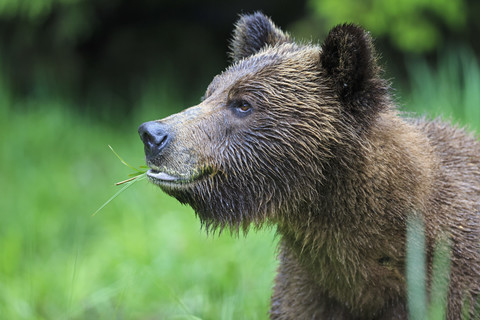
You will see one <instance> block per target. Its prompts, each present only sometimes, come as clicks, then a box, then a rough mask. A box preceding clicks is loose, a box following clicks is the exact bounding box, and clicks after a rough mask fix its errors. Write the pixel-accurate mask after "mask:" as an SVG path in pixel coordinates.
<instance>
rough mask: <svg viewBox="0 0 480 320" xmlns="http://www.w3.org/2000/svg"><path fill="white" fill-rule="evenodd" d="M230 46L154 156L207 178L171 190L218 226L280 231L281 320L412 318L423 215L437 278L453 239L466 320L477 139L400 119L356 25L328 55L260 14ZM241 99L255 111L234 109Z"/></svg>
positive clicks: (458, 304)
mask: <svg viewBox="0 0 480 320" xmlns="http://www.w3.org/2000/svg"><path fill="white" fill-rule="evenodd" d="M231 48H232V52H231V58H232V59H233V62H234V63H233V65H232V66H231V67H230V68H229V69H227V70H226V71H225V72H223V73H222V74H220V75H218V76H217V77H215V79H214V80H213V81H212V83H211V84H210V86H209V88H208V89H207V92H206V94H205V99H204V100H203V101H202V103H201V104H199V105H198V106H195V107H192V108H190V109H188V111H186V112H183V113H180V114H177V115H174V116H171V117H169V118H167V119H164V120H161V122H162V123H164V124H165V125H168V126H169V127H170V128H171V131H172V135H174V136H175V138H174V139H173V140H172V143H171V146H169V147H168V149H167V150H166V151H165V153H164V154H163V155H162V156H161V157H158V158H157V159H150V161H151V163H153V164H154V165H156V166H163V167H165V168H169V170H174V171H175V172H180V173H182V174H190V173H191V172H194V171H195V170H197V171H198V170H203V171H205V172H208V175H206V176H205V177H204V178H203V179H202V180H201V181H197V182H195V183H191V184H188V185H183V186H166V185H161V187H162V189H163V190H164V191H165V192H167V193H168V194H170V195H172V196H174V197H176V198H177V199H178V200H179V201H181V202H182V203H187V204H189V205H191V206H192V207H193V208H194V209H195V212H196V214H197V215H198V216H199V217H200V219H201V222H202V224H203V226H204V227H205V228H206V229H207V230H208V231H214V230H221V229H223V228H230V229H231V230H234V231H238V230H240V229H243V230H248V228H249V227H250V226H251V225H252V224H253V225H254V226H256V227H261V226H262V225H264V224H265V223H267V224H271V225H276V226H277V230H278V234H279V235H280V253H279V261H280V265H279V268H278V274H277V277H276V280H275V288H274V293H273V296H272V306H271V310H270V316H271V318H272V319H406V317H407V311H406V287H405V241H406V239H405V238H406V223H407V219H408V218H409V216H411V215H413V214H417V215H419V216H420V217H421V218H422V219H423V220H424V222H425V225H426V230H425V232H426V238H427V257H428V262H429V267H428V270H429V274H430V272H431V260H432V259H431V257H432V254H433V250H434V247H435V243H436V242H437V240H438V239H440V238H448V239H449V241H451V245H452V249H451V251H452V258H451V260H452V267H451V275H450V292H449V297H448V307H449V309H448V318H449V319H456V318H458V315H459V314H460V310H461V308H462V302H463V301H468V302H469V303H470V305H472V304H473V303H474V301H476V299H478V296H479V291H480V143H479V142H478V140H477V139H476V138H475V137H474V136H472V135H470V134H468V133H466V132H465V131H463V130H462V129H458V128H455V127H452V126H450V125H447V124H445V123H443V122H441V121H428V120H426V119H419V120H415V119H408V118H406V117H401V116H400V115H399V112H398V111H397V109H396V107H395V105H394V103H393V102H392V100H391V99H390V95H389V93H388V92H389V84H388V83H387V82H386V81H384V80H383V79H382V78H381V70H380V67H379V66H378V64H377V58H376V55H375V52H374V49H373V44H372V39H371V37H370V35H369V34H368V33H367V32H365V31H364V30H363V29H361V28H359V27H357V26H354V25H341V26H338V27H336V28H334V29H333V30H332V31H331V32H330V33H329V35H328V36H327V38H326V40H325V41H324V43H323V45H322V46H321V47H320V46H316V45H311V44H297V43H295V42H293V41H292V40H291V38H290V36H289V35H288V34H285V33H284V32H283V31H281V30H280V29H278V28H277V27H276V26H275V25H274V24H273V23H272V22H271V21H270V19H268V18H267V17H265V16H264V15H262V14H260V13H255V14H253V15H246V16H242V17H241V18H240V20H239V21H238V22H237V24H236V29H235V32H234V38H233V41H232V45H231ZM238 99H243V100H246V101H248V102H249V103H250V104H251V105H252V107H253V112H252V114H251V115H250V116H248V117H245V118H238V117H236V116H235V115H234V114H233V113H232V101H236V100H238ZM479 107H480V106H479ZM252 276H254V275H252ZM472 310H473V309H472ZM472 312H473V311H472Z"/></svg>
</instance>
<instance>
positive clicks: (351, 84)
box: [320, 24, 386, 104]
mask: <svg viewBox="0 0 480 320" xmlns="http://www.w3.org/2000/svg"><path fill="white" fill-rule="evenodd" d="M320 63H321V66H322V68H323V70H324V71H325V73H326V77H327V78H328V80H330V81H331V83H332V85H333V88H334V90H335V91H336V92H337V93H338V95H339V97H340V99H342V100H343V101H344V102H359V103H358V104H363V103H362V102H363V101H362V100H363V99H362V97H364V98H365V97H368V99H370V100H371V99H372V98H376V97H377V98H380V95H381V92H380V90H383V89H385V88H386V86H385V85H384V84H383V80H381V79H380V76H379V74H380V67H379V66H378V65H377V59H376V56H375V51H374V48H373V43H372V38H371V36H370V34H369V33H368V32H366V31H365V30H363V29H362V28H361V27H358V26H356V25H352V24H344V25H339V26H337V27H335V28H333V29H332V30H331V31H330V32H329V34H328V36H327V38H326V39H325V41H324V43H323V45H322V52H321V55H320ZM382 92H383V91H382ZM371 102H373V101H371Z"/></svg>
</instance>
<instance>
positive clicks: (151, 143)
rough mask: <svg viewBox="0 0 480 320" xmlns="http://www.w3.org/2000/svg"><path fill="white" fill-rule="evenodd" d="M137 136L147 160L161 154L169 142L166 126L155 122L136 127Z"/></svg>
mask: <svg viewBox="0 0 480 320" xmlns="http://www.w3.org/2000/svg"><path fill="white" fill-rule="evenodd" d="M138 134H139V135H140V139H142V141H143V144H144V145H145V155H146V156H147V158H155V157H157V156H158V155H160V153H161V152H162V150H163V149H165V147H166V146H167V144H168V142H169V141H170V139H169V135H168V130H167V126H166V125H164V124H162V123H160V122H157V121H149V122H145V123H143V124H141V125H140V127H138Z"/></svg>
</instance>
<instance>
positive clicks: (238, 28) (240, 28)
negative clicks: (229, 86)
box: [230, 12, 290, 62]
mask: <svg viewBox="0 0 480 320" xmlns="http://www.w3.org/2000/svg"><path fill="white" fill-rule="evenodd" d="M289 41H290V37H289V36H288V34H286V33H284V32H283V31H282V30H280V29H279V28H278V27H277V26H276V25H275V24H274V23H273V22H272V20H270V18H268V17H266V16H265V15H263V14H262V13H260V12H256V13H254V14H251V15H243V16H241V17H240V19H239V20H238V21H237V23H236V24H235V30H234V32H233V39H232V42H231V45H230V50H231V51H230V57H231V58H232V60H233V61H234V62H237V61H239V60H241V59H243V58H246V57H249V56H251V55H253V54H255V53H257V52H258V51H260V49H262V48H263V47H265V46H267V45H270V46H274V45H276V44H280V43H284V42H289Z"/></svg>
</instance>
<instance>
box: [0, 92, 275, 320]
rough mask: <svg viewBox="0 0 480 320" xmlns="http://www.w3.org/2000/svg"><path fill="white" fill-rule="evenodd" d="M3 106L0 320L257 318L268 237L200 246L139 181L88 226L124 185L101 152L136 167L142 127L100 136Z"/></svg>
mask: <svg viewBox="0 0 480 320" xmlns="http://www.w3.org/2000/svg"><path fill="white" fill-rule="evenodd" d="M0 89H3V88H0ZM168 96H169V95H168V94H165V96H164V97H163V100H162V101H163V102H165V103H167V102H168V101H167V100H168V98H166V97H168ZM6 97H8V96H3V95H0V100H1V101H0V164H1V165H0V176H1V177H2V183H0V194H1V195H2V201H0V212H1V213H2V223H1V224H0V318H1V319H114V318H118V319H173V318H175V319H264V318H266V314H267V311H268V306H269V297H270V293H271V286H272V281H273V277H274V270H275V264H276V262H275V242H274V236H273V232H272V231H271V230H270V231H269V230H264V231H262V232H260V233H255V232H251V233H250V234H249V235H248V237H247V238H243V237H242V238H240V239H236V238H235V237H231V236H230V235H229V234H223V235H221V236H219V237H213V238H209V237H207V236H206V234H205V233H204V232H201V231H200V230H199V229H200V224H199V222H198V220H197V219H196V218H195V216H194V213H193V212H192V210H191V209H190V208H187V207H185V206H181V205H180V204H179V203H178V202H177V201H176V200H175V199H173V198H170V197H168V196H166V195H165V194H163V193H162V192H161V191H160V190H159V189H158V188H157V187H155V186H153V185H151V184H148V183H146V181H145V180H143V181H139V182H137V183H136V184H135V186H133V187H131V188H128V190H126V191H125V192H123V193H122V194H121V196H120V197H117V198H116V199H115V201H112V202H111V203H109V204H108V206H106V207H105V208H103V209H102V211H101V214H97V215H95V216H93V217H92V212H94V211H95V209H97V208H98V207H99V206H100V205H101V204H102V203H104V202H105V200H106V199H108V198H109V197H110V196H111V195H112V194H114V193H115V192H116V191H117V190H119V189H120V188H121V187H116V186H114V185H113V183H114V182H116V181H119V180H121V179H123V178H124V177H125V175H126V170H125V169H126V168H125V167H124V166H123V165H122V164H121V163H120V162H119V161H118V160H117V159H116V158H115V155H113V154H112V153H111V152H110V150H109V149H108V147H107V144H108V143H111V144H112V145H114V146H115V149H116V151H118V153H119V154H122V155H125V159H126V160H128V162H130V163H135V164H138V163H143V161H144V159H143V146H142V143H141V141H140V139H139V138H138V134H137V132H136V127H137V125H138V124H139V123H141V122H142V121H143V120H147V118H145V119H142V120H140V119H136V120H134V121H131V122H130V121H128V122H124V123H118V124H117V126H115V127H108V126H105V125H104V124H100V123H98V122H97V121H95V120H92V119H87V118H85V117H84V116H82V115H80V114H75V113H73V112H72V111H68V109H66V108H65V102H64V101H59V100H57V99H56V98H55V97H50V98H49V99H48V100H44V101H40V100H35V101H30V102H28V103H22V104H19V103H18V102H15V101H11V100H7V99H6ZM174 102H175V101H169V102H168V104H169V105H176V104H177V103H174ZM145 103H146V102H145ZM148 103H149V105H150V106H152V105H155V104H156V103H158V100H155V101H149V102H148ZM145 113H146V112H145ZM138 114H143V111H141V110H138ZM148 119H151V118H148ZM127 171H128V170H127Z"/></svg>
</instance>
